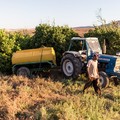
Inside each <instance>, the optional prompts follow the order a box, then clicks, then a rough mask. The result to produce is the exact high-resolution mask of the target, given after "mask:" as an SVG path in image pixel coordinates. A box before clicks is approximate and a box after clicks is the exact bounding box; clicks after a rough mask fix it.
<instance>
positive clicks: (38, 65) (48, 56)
mask: <svg viewBox="0 0 120 120" xmlns="http://www.w3.org/2000/svg"><path fill="white" fill-rule="evenodd" d="M12 64H13V67H12V70H13V73H15V74H17V75H23V76H30V74H31V73H32V72H33V71H41V70H44V69H50V68H52V67H54V66H56V56H55V51H54V48H53V47H42V48H36V49H28V50H21V51H16V52H15V53H13V55H12Z"/></svg>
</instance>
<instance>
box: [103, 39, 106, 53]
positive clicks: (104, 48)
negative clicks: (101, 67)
mask: <svg viewBox="0 0 120 120" xmlns="http://www.w3.org/2000/svg"><path fill="white" fill-rule="evenodd" d="M102 51H103V54H105V53H106V41H105V39H104V40H103V47H102Z"/></svg>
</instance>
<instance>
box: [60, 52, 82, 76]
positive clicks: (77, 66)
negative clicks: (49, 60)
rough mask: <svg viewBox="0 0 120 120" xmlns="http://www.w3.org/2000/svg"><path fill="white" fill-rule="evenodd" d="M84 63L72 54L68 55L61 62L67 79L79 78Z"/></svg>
mask: <svg viewBox="0 0 120 120" xmlns="http://www.w3.org/2000/svg"><path fill="white" fill-rule="evenodd" d="M81 68H82V63H81V61H80V59H78V58H76V57H75V56H73V55H72V54H66V55H65V56H63V58H62V61H61V70H62V72H63V74H64V75H65V77H67V78H70V77H72V78H77V77H78V76H79V74H80V73H81Z"/></svg>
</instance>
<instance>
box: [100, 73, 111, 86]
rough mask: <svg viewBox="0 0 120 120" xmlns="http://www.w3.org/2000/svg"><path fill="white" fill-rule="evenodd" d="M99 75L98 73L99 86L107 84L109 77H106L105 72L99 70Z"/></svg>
mask: <svg viewBox="0 0 120 120" xmlns="http://www.w3.org/2000/svg"><path fill="white" fill-rule="evenodd" d="M99 75H100V86H101V88H105V87H107V86H108V85H109V78H108V76H107V74H106V73H105V72H103V71H101V72H100V73H99Z"/></svg>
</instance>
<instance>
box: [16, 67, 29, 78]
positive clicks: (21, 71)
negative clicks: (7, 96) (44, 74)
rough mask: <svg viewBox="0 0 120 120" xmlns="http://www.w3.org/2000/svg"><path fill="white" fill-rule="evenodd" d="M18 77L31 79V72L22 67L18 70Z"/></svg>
mask: <svg viewBox="0 0 120 120" xmlns="http://www.w3.org/2000/svg"><path fill="white" fill-rule="evenodd" d="M17 75H18V76H23V77H30V70H29V68H27V67H20V68H19V69H18V70H17Z"/></svg>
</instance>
